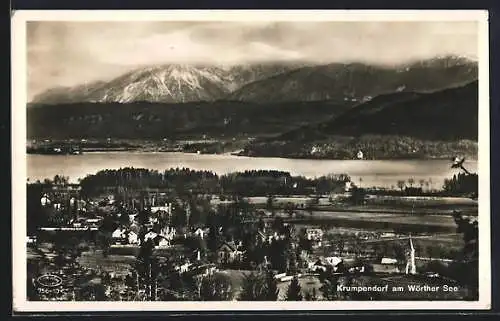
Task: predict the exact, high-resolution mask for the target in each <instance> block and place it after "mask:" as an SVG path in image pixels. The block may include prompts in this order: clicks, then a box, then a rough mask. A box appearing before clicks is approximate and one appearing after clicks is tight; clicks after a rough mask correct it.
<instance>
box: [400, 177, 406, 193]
mask: <svg viewBox="0 0 500 321" xmlns="http://www.w3.org/2000/svg"><path fill="white" fill-rule="evenodd" d="M405 185H406V184H405V181H403V180H399V181H398V188H399V189H400V190H401V192H402V191H403V189H404V188H405Z"/></svg>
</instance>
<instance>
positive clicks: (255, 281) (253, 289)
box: [239, 272, 267, 301]
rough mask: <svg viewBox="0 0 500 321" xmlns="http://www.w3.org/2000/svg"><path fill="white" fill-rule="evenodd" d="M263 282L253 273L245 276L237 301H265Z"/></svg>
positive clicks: (260, 277) (261, 278) (259, 276)
mask: <svg viewBox="0 0 500 321" xmlns="http://www.w3.org/2000/svg"><path fill="white" fill-rule="evenodd" d="M264 281H265V280H264V279H263V277H262V276H261V275H258V274H256V273H254V272H252V273H249V274H247V275H245V276H244V278H243V285H242V290H241V293H240V296H239V301H265V299H266V294H267V293H266V288H265V283H264Z"/></svg>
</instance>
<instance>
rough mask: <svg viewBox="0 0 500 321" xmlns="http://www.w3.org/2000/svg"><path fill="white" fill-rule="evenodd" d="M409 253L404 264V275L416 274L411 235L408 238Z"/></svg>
mask: <svg viewBox="0 0 500 321" xmlns="http://www.w3.org/2000/svg"><path fill="white" fill-rule="evenodd" d="M409 242H410V251H409V253H408V254H409V255H408V261H407V263H406V274H417V266H416V264H415V247H414V246H413V241H412V239H411V234H410V238H409Z"/></svg>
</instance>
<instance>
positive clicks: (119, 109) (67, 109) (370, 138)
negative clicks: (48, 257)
mask: <svg viewBox="0 0 500 321" xmlns="http://www.w3.org/2000/svg"><path fill="white" fill-rule="evenodd" d="M28 107H29V108H28V109H27V121H28V133H27V134H28V137H29V138H35V139H37V138H50V139H68V138H96V139H102V138H107V137H113V138H125V139H148V140H149V139H153V140H156V139H163V138H169V139H172V140H176V139H184V138H186V139H192V138H194V139H199V138H202V137H203V138H204V137H212V138H216V139H222V140H225V141H226V140H228V139H230V140H235V139H236V141H238V140H240V141H241V142H244V146H245V148H244V150H243V152H242V153H243V154H244V155H249V156H278V157H306V158H308V157H324V158H350V157H352V155H353V154H355V153H356V152H357V150H358V148H363V149H370V150H372V153H373V154H372V157H376V158H380V157H393V156H396V157H413V156H415V155H416V154H414V150H416V151H419V153H421V155H423V157H440V155H441V156H442V155H446V157H448V156H449V155H451V154H458V153H461V152H465V153H467V154H468V155H476V154H477V139H478V66H477V62H476V61H472V60H469V59H466V58H463V57H459V56H445V57H436V58H433V59H428V60H422V61H416V62H412V63H407V64H402V65H397V66H375V65H369V64H365V63H334V64H324V65H313V64H306V63H294V64H284V63H275V64H258V65H241V66H200V65H158V66H149V67H142V68H138V69H136V70H133V71H131V72H128V73H125V74H124V75H122V76H120V77H117V78H115V79H111V80H109V81H97V82H93V83H87V84H82V85H79V86H75V87H68V88H54V89H51V90H48V91H46V92H44V93H42V94H39V95H37V96H36V97H35V99H34V100H33V101H32V102H31V103H29V104H28ZM251 137H253V138H255V139H251V140H249V139H248V138H251ZM240 146H241V144H240ZM318 146H323V147H321V148H319V147H318ZM311 150H314V151H315V153H314V155H311ZM318 151H321V152H318Z"/></svg>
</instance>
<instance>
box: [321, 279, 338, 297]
mask: <svg viewBox="0 0 500 321" xmlns="http://www.w3.org/2000/svg"><path fill="white" fill-rule="evenodd" d="M323 276H324V277H322V280H321V281H322V283H323V285H322V286H321V288H320V291H321V292H322V293H323V298H325V299H326V300H328V301H333V300H337V299H338V293H337V284H338V282H339V277H338V275H335V274H333V273H325V274H324V275H323Z"/></svg>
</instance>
